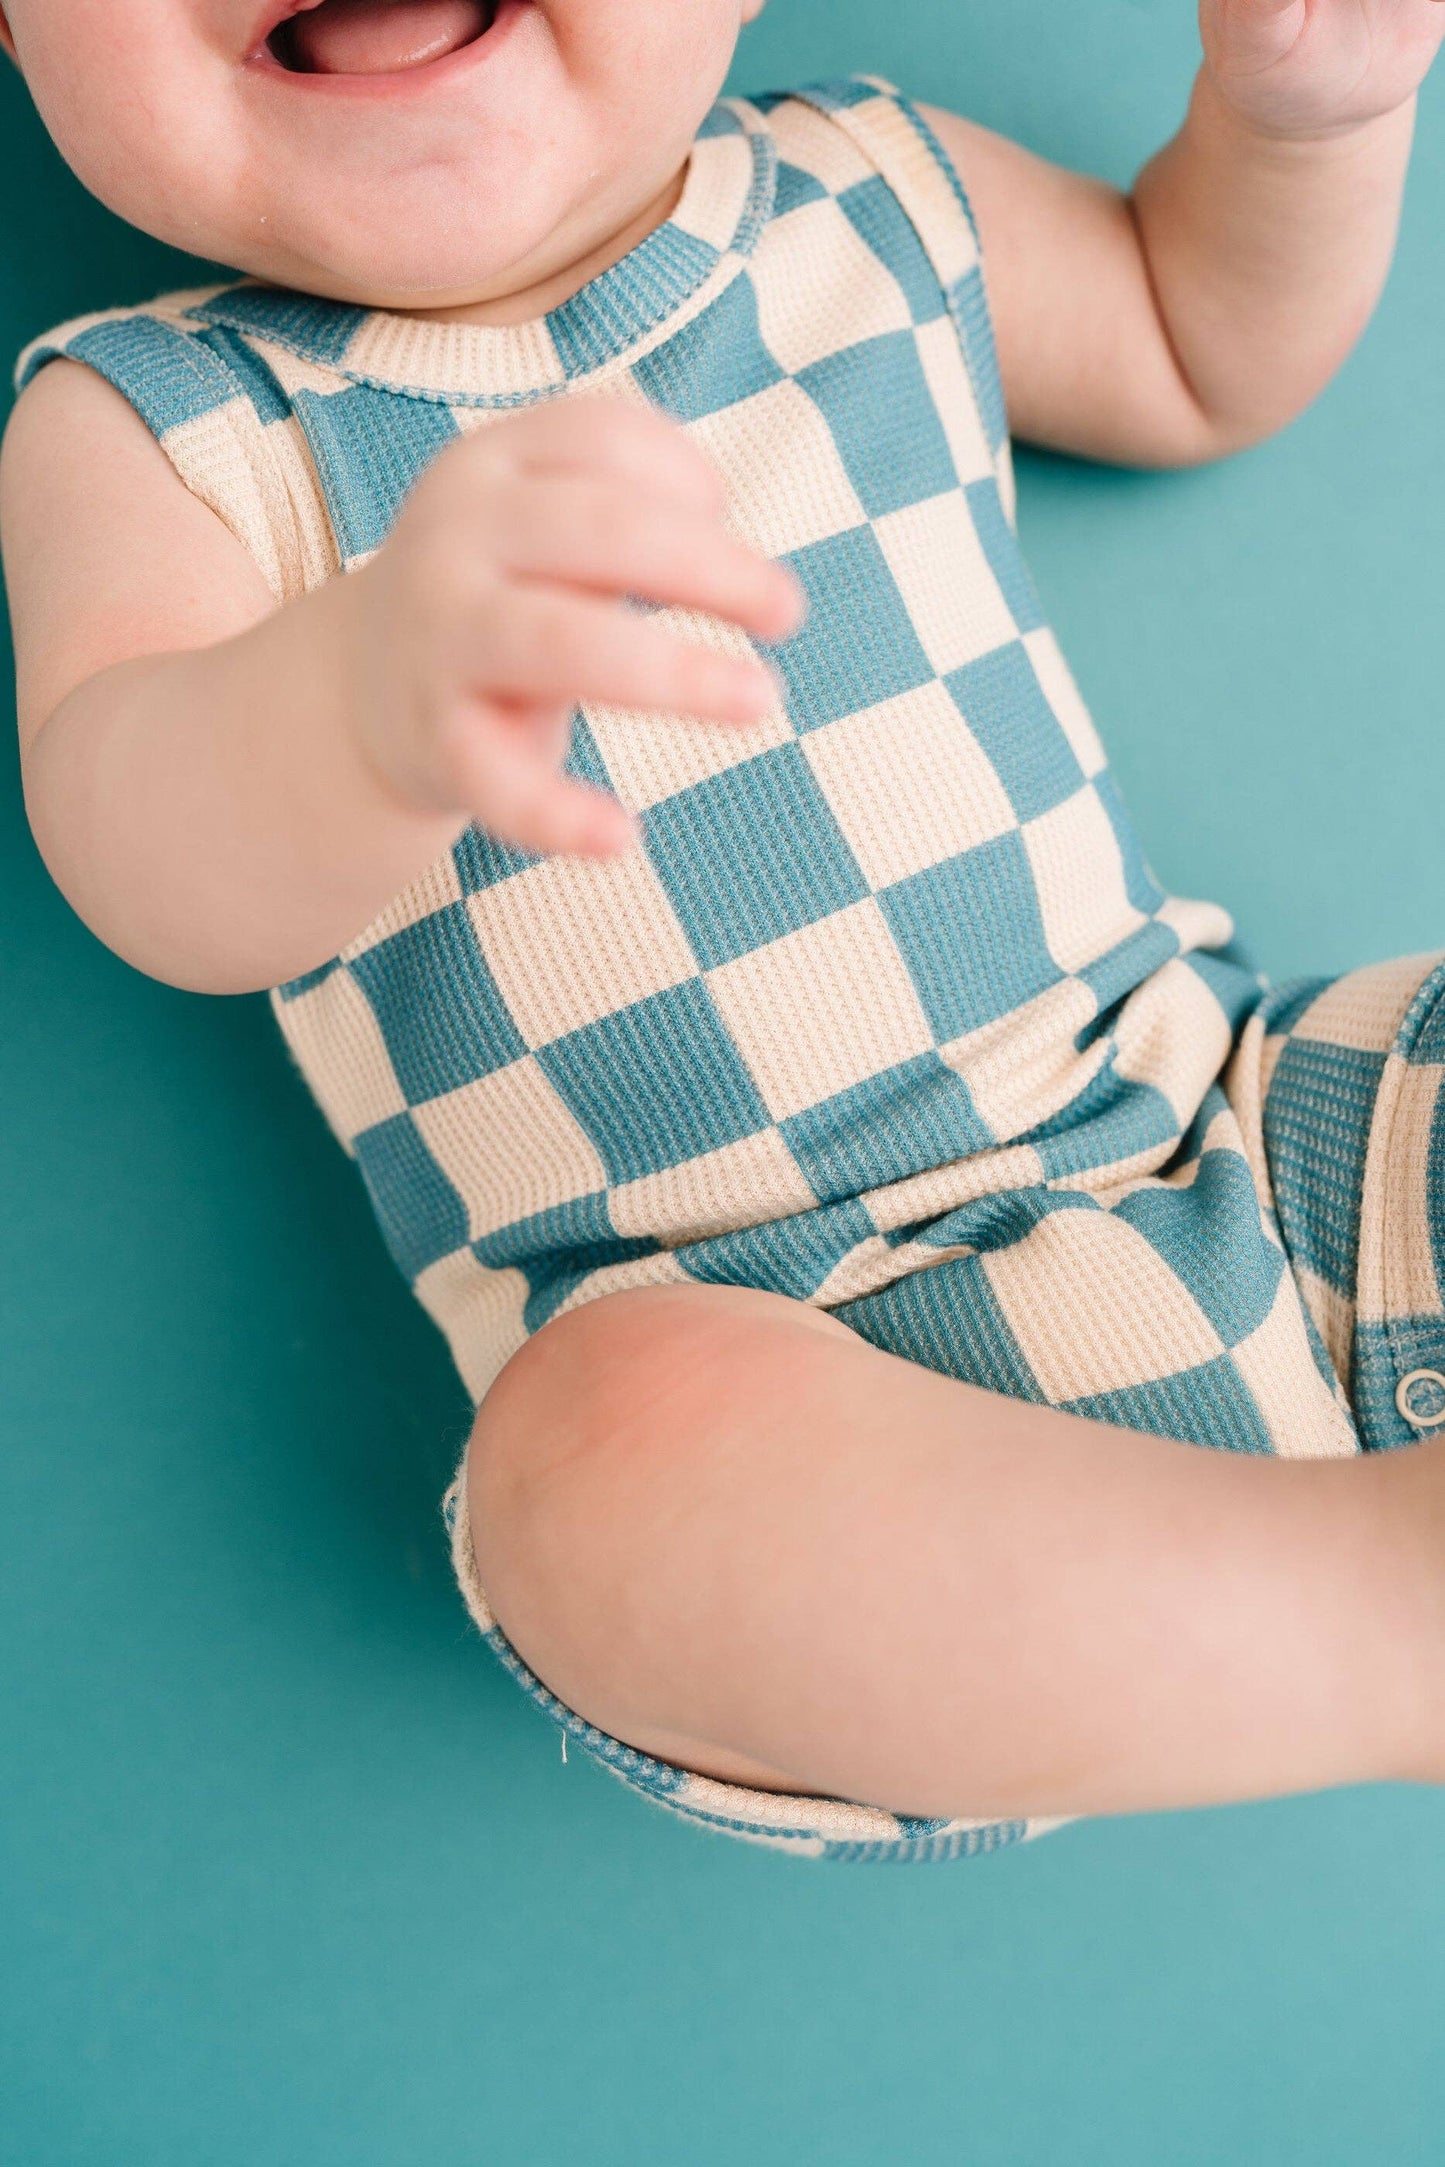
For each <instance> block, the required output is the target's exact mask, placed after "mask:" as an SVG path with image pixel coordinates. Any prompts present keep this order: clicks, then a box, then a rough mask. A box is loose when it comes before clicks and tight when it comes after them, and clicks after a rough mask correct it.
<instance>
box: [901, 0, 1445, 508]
mask: <svg viewBox="0 0 1445 2167" xmlns="http://www.w3.org/2000/svg"><path fill="white" fill-rule="evenodd" d="M1201 19H1202V24H1203V30H1204V43H1205V53H1206V59H1205V65H1204V67H1203V69H1202V70H1201V72H1200V75H1199V78H1198V81H1197V83H1196V85H1195V90H1194V95H1193V98H1192V100H1191V102H1190V107H1189V114H1188V118H1187V119H1186V121H1185V123H1184V126H1183V128H1182V129H1181V131H1180V133H1179V134H1178V135H1177V136H1176V137H1175V138H1174V140H1173V141H1172V142H1171V143H1170V144H1168V145H1167V146H1166V148H1165V149H1164V150H1162V151H1161V152H1160V153H1159V155H1158V156H1157V157H1156V158H1155V159H1153V160H1152V161H1151V163H1150V164H1149V165H1148V166H1146V167H1145V169H1144V171H1143V172H1142V173H1141V174H1140V176H1139V178H1138V180H1137V181H1136V182H1135V184H1134V188H1133V191H1132V194H1130V195H1127V196H1126V195H1124V194H1121V193H1120V192H1119V191H1118V190H1117V189H1113V188H1109V187H1107V186H1106V185H1105V184H1103V183H1102V182H1099V181H1095V180H1090V179H1086V178H1085V177H1083V176H1082V175H1079V174H1075V173H1067V172H1064V171H1061V170H1060V169H1059V168H1058V167H1056V166H1052V165H1049V164H1047V163H1045V161H1043V160H1042V159H1039V158H1035V157H1033V156H1031V155H1030V154H1029V153H1028V152H1027V151H1024V150H1022V149H1020V148H1019V147H1018V146H1017V145H1016V144H1012V143H1008V142H1006V141H1004V140H1003V139H1002V138H1000V137H998V136H996V135H993V134H991V133H990V132H989V131H988V130H986V129H983V128H979V127H977V126H975V125H974V124H973V123H971V122H968V121H964V120H959V119H956V118H955V117H954V116H952V115H950V114H946V113H930V114H929V116H928V117H929V119H930V120H931V121H932V123H933V125H934V126H935V128H936V129H937V131H938V133H939V135H940V137H941V138H942V140H943V141H944V143H945V145H946V147H947V148H948V149H949V150H950V152H951V153H952V154H953V156H954V157H955V159H956V162H957V164H958V166H959V169H960V171H961V172H962V173H963V175H964V177H965V179H966V181H967V183H968V187H969V191H970V194H971V196H972V198H973V202H974V205H975V209H976V212H977V216H978V221H979V229H980V233H981V236H982V241H983V246H984V249H985V252H986V255H987V260H988V267H989V280H990V289H991V293H992V297H993V305H994V314H995V319H996V324H997V332H998V343H999V354H1000V365H1001V368H1002V372H1003V379H1004V387H1005V391H1006V393H1007V395H1008V399H1009V405H1010V416H1011V421H1012V424H1013V427H1014V430H1015V432H1016V434H1018V435H1019V436H1021V437H1025V438H1028V439H1031V440H1032V441H1034V442H1037V443H1043V444H1049V445H1053V446H1056V447H1057V448H1059V449H1060V450H1065V451H1072V452H1079V453H1082V454H1084V455H1086V456H1088V457H1092V458H1100V459H1111V460H1118V461H1121V462H1125V463H1127V464H1131V465H1140V466H1172V465H1184V464H1190V463H1193V462H1195V461H1199V460H1205V459H1211V458H1216V457H1219V456H1220V455H1222V454H1224V453H1227V452H1231V451H1235V450H1238V449H1240V448H1241V447H1243V446H1244V445H1247V444H1251V443H1254V442H1257V441H1258V440H1259V439H1260V438H1261V437H1264V436H1267V435H1269V434H1270V433H1271V432H1272V431H1274V430H1276V429H1278V428H1281V427H1283V425H1284V424H1285V423H1286V422H1288V421H1290V420H1292V419H1293V418H1294V416H1295V415H1296V414H1298V413H1299V412H1300V411H1301V410H1302V409H1303V408H1304V407H1305V406H1307V405H1308V404H1309V402H1310V400H1311V399H1313V398H1314V397H1315V396H1316V395H1317V393H1318V392H1320V391H1321V390H1322V389H1323V388H1324V386H1325V385H1326V384H1327V383H1328V382H1329V380H1330V378H1331V377H1332V376H1333V375H1334V373H1335V371H1336V370H1337V369H1338V367H1339V366H1340V363H1341V362H1342V361H1343V360H1344V358H1345V356H1346V355H1347V354H1348V352H1349V351H1350V349H1351V347H1352V346H1353V345H1354V343H1355V341H1356V339H1357V338H1358V337H1359V335H1360V333H1361V331H1362V330H1363V329H1364V327H1365V325H1366V323H1368V321H1369V318H1370V316H1371V313H1372V312H1373V309H1374V307H1375V303H1376V301H1377V300H1378V298H1379V294H1380V289H1381V287H1382V286H1383V284H1384V280H1385V276H1386V273H1387V271H1388V268H1389V263H1390V257H1391V254H1392V252H1393V249H1394V243H1395V234H1396V228H1397V224H1398V220H1399V211H1400V199H1401V193H1402V188H1403V183H1404V178H1405V170H1406V166H1407V164H1408V161H1409V155H1410V141H1411V134H1412V130H1413V125H1414V114H1415V91H1416V89H1417V87H1418V85H1419V83H1420V82H1421V81H1422V79H1423V78H1424V76H1425V74H1426V73H1427V71H1428V69H1429V67H1430V64H1431V62H1432V60H1433V59H1434V57H1435V54H1436V51H1437V49H1438V47H1439V44H1440V40H1441V37H1442V35H1445V6H1442V5H1440V4H1439V0H1203V6H1202V9H1201Z"/></svg>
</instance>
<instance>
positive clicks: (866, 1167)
mask: <svg viewBox="0 0 1445 2167" xmlns="http://www.w3.org/2000/svg"><path fill="white" fill-rule="evenodd" d="M779 1127H780V1129H781V1130H782V1134H783V1140H784V1142H785V1143H786V1144H787V1147H788V1149H789V1151H791V1153H792V1154H793V1157H794V1158H795V1159H796V1160H797V1162H798V1164H799V1166H800V1167H801V1168H802V1170H803V1172H804V1173H805V1174H806V1175H807V1177H808V1183H809V1186H810V1187H811V1189H812V1190H813V1192H814V1194H815V1195H816V1196H818V1197H820V1198H821V1199H822V1201H823V1202H824V1203H825V1204H827V1203H832V1202H833V1201H834V1200H835V1199H837V1198H839V1197H845V1196H856V1195H857V1194H858V1193H859V1192H860V1191H861V1190H865V1189H881V1188H883V1187H884V1186H885V1185H886V1184H887V1183H888V1182H892V1181H905V1180H907V1179H908V1177H909V1176H910V1175H913V1174H917V1173H920V1172H922V1171H923V1170H924V1169H925V1168H927V1167H932V1166H947V1165H948V1164H949V1163H950V1162H951V1161H952V1160H954V1159H964V1158H968V1157H970V1156H971V1155H972V1154H973V1153H974V1152H976V1151H987V1150H989V1149H991V1148H992V1147H993V1145H994V1144H996V1143H997V1142H998V1138H997V1137H996V1136H995V1135H994V1133H993V1131H992V1129H991V1128H990V1127H989V1125H988V1123H987V1122H986V1121H985V1120H984V1118H983V1116H982V1115H981V1114H980V1113H979V1111H978V1108H977V1107H976V1106H975V1105H974V1103H973V1094H972V1093H971V1092H970V1090H969V1088H968V1085H967V1084H966V1083H965V1082H964V1080H963V1078H962V1077H961V1076H956V1075H955V1074H954V1072H953V1070H952V1069H951V1068H947V1067H945V1065H944V1063H943V1062H942V1061H940V1060H939V1058H938V1055H937V1054H936V1053H923V1054H919V1055H917V1056H916V1057H915V1059H913V1060H911V1061H902V1062H900V1063H899V1064H898V1066H897V1067H896V1068H890V1069H885V1070H884V1071H883V1073H882V1074H881V1075H879V1076H868V1077H865V1079H864V1080H863V1082H862V1083H859V1084H854V1085H852V1087H851V1088H850V1089H849V1090H847V1091H839V1092H837V1093H835V1094H834V1096H833V1097H832V1098H830V1099H824V1100H822V1101H821V1103H820V1104H818V1105H816V1106H809V1107H808V1108H807V1109H806V1110H805V1111H804V1112H803V1113H800V1114H793V1115H791V1116H790V1117H789V1119H788V1120H786V1121H783V1122H780V1123H779Z"/></svg>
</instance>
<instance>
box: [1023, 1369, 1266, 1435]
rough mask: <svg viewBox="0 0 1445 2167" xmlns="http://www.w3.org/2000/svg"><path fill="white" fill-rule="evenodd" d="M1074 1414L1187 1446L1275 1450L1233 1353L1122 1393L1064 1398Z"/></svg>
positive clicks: (1093, 1393)
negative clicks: (1177, 1440)
mask: <svg viewBox="0 0 1445 2167" xmlns="http://www.w3.org/2000/svg"><path fill="white" fill-rule="evenodd" d="M1061 1405H1063V1406H1065V1407H1067V1408H1068V1410H1069V1412H1070V1413H1071V1414H1075V1415H1085V1416H1087V1417H1088V1419H1089V1420H1090V1421H1092V1422H1112V1423H1114V1424H1115V1425H1116V1426H1117V1427H1119V1428H1120V1429H1126V1430H1146V1431H1147V1432H1148V1433H1149V1435H1150V1436H1151V1437H1176V1438H1178V1439H1179V1441H1180V1443H1181V1444H1186V1445H1213V1446H1216V1447H1219V1448H1221V1449H1224V1450H1227V1451H1230V1452H1258V1453H1273V1451H1274V1446H1273V1444H1272V1443H1271V1441H1270V1435H1269V1431H1268V1429H1267V1428H1266V1427H1265V1421H1264V1417H1263V1415H1262V1414H1261V1413H1260V1411H1259V1402H1258V1400H1257V1399H1256V1398H1255V1396H1254V1394H1253V1393H1252V1392H1251V1391H1250V1389H1249V1386H1248V1385H1247V1384H1246V1383H1245V1381H1244V1378H1243V1377H1242V1376H1241V1375H1240V1373H1239V1371H1238V1369H1237V1368H1236V1367H1235V1365H1234V1363H1233V1362H1232V1361H1231V1360H1230V1358H1229V1356H1228V1355H1227V1354H1221V1355H1217V1356H1216V1357H1215V1359H1214V1360H1213V1361H1212V1362H1201V1363H1199V1364H1198V1365H1197V1366H1196V1367H1195V1368H1194V1369H1182V1370H1176V1371H1175V1373H1174V1375H1173V1376H1172V1377H1158V1378H1155V1379H1153V1380H1151V1381H1150V1382H1149V1383H1148V1384H1134V1385H1124V1386H1122V1387H1121V1388H1120V1390H1118V1391H1117V1392H1092V1393H1089V1394H1088V1395H1087V1396H1086V1397H1084V1398H1081V1399H1075V1400H1064V1401H1062V1402H1061Z"/></svg>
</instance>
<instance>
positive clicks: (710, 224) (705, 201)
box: [672, 134, 755, 255]
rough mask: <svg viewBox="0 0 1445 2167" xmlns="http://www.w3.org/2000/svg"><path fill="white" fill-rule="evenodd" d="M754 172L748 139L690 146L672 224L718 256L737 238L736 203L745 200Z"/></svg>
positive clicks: (715, 138) (719, 138)
mask: <svg viewBox="0 0 1445 2167" xmlns="http://www.w3.org/2000/svg"><path fill="white" fill-rule="evenodd" d="M754 171H755V166H754V159H753V139H752V137H751V136H750V135H731V134H729V135H712V136H704V137H703V138H702V140H701V141H700V142H697V143H695V144H694V145H693V151H692V160H691V163H690V165H689V167H688V171H687V178H686V183H685V187H684V192H683V196H682V200H681V202H679V204H678V205H677V207H676V209H675V210H674V211H673V214H672V222H673V224H674V225H675V226H676V227H678V228H679V230H680V231H681V232H683V233H691V234H694V235H695V236H696V237H697V239H698V240H699V241H706V242H708V243H709V245H710V246H711V247H713V248H715V249H716V250H717V251H718V254H719V255H721V254H722V253H723V251H724V250H725V249H728V248H731V246H732V244H733V240H734V238H735V237H736V234H737V224H738V202H739V199H740V198H745V197H746V194H747V191H748V189H749V188H750V187H751V185H752V180H753V174H754Z"/></svg>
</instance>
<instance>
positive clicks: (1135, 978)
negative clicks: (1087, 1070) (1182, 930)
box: [1074, 918, 1179, 1046]
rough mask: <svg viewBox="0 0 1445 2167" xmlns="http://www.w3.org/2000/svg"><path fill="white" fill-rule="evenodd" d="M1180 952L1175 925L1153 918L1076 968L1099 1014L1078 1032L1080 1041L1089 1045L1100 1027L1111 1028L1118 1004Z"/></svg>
mask: <svg viewBox="0 0 1445 2167" xmlns="http://www.w3.org/2000/svg"><path fill="white" fill-rule="evenodd" d="M1178 953H1179V935H1178V934H1177V933H1176V932H1175V930H1174V928H1173V926H1171V925H1166V923H1165V921H1164V920H1163V919H1162V918H1151V919H1150V920H1149V922H1148V924H1147V925H1141V926H1136V927H1135V929H1134V931H1133V932H1132V933H1126V934H1125V936H1124V938H1123V940H1121V941H1116V942H1115V943H1114V946H1113V947H1112V948H1106V949H1105V951H1104V953H1103V955H1101V956H1095V958H1094V960H1093V962H1092V963H1086V964H1084V965H1083V966H1082V968H1081V969H1078V970H1076V971H1075V973H1074V975H1075V977H1076V978H1080V979H1082V980H1083V982H1084V984H1085V985H1086V986H1087V987H1088V989H1089V991H1090V992H1091V993H1092V994H1093V996H1094V999H1095V1001H1096V1002H1097V1003H1098V1014H1097V1016H1096V1018H1095V1020H1094V1021H1093V1022H1092V1023H1090V1024H1088V1025H1086V1026H1085V1028H1084V1029H1083V1030H1082V1031H1081V1032H1080V1033H1079V1044H1080V1045H1081V1046H1086V1045H1088V1044H1090V1043H1091V1041H1092V1040H1093V1039H1095V1038H1096V1037H1097V1036H1098V1034H1099V1030H1100V1029H1101V1028H1105V1027H1107V1028H1109V1029H1112V1028H1113V1024H1114V1020H1115V1015H1114V1012H1115V1010H1116V1009H1117V1005H1118V1003H1119V1002H1120V1001H1122V1000H1123V999H1124V998H1125V996H1126V995H1127V994H1130V993H1132V992H1133V991H1134V989H1135V987H1136V986H1142V985H1143V983H1144V981H1145V979H1146V978H1152V977H1153V975H1154V973H1155V971H1157V970H1159V969H1160V968H1161V967H1162V965H1164V964H1166V963H1168V962H1170V961H1171V960H1172V959H1173V958H1174V957H1175V956H1177V955H1178Z"/></svg>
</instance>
